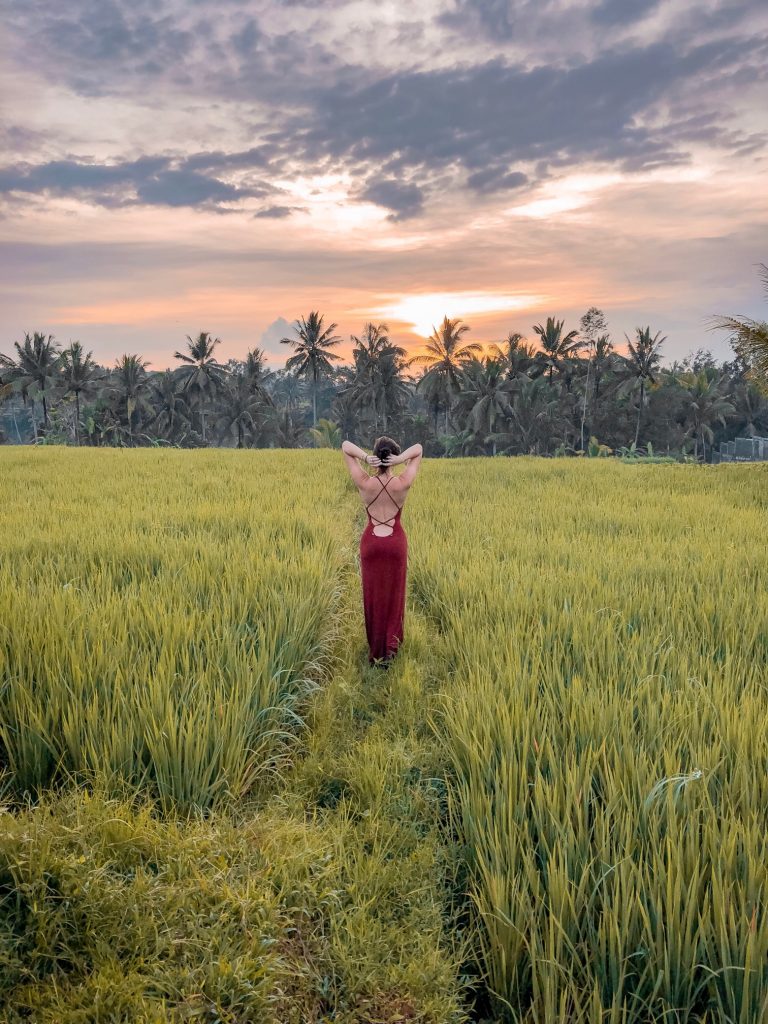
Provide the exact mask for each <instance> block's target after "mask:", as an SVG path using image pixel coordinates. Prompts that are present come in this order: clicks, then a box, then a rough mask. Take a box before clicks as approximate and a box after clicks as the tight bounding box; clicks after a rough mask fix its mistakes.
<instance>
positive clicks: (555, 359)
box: [533, 316, 583, 385]
mask: <svg viewBox="0 0 768 1024" xmlns="http://www.w3.org/2000/svg"><path fill="white" fill-rule="evenodd" d="M564 325H565V320H555V318H554V317H552V316H548V317H547V323H546V326H542V325H541V324H534V327H533V329H534V331H535V332H536V333H537V334H538V335H539V337H540V338H541V351H542V354H543V361H544V365H545V366H546V368H547V370H546V372H548V373H549V383H550V385H551V384H552V375H553V373H554V371H555V370H558V371H560V370H561V369H562V365H563V362H564V360H566V359H567V358H568V357H569V356H571V355H573V353H575V352H578V350H579V349H580V348H581V347H582V344H583V342H581V341H577V338H578V336H579V334H578V331H569V332H568V333H567V334H566V335H563V327H564Z"/></svg>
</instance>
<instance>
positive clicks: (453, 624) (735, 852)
mask: <svg viewBox="0 0 768 1024" xmlns="http://www.w3.org/2000/svg"><path fill="white" fill-rule="evenodd" d="M766 469H768V467H764V466H761V465H744V466H740V465H733V466H730V465H724V466H716V467H697V466H683V465H627V464H622V463H619V462H614V461H613V460H589V461H586V462H576V461H574V460H553V459H549V460H545V459H536V458H528V457H524V458H516V459H504V458H500V459H494V460H491V459H475V460H443V461H436V462H427V463H425V465H424V467H423V469H422V473H421V475H420V478H419V480H418V481H417V483H416V485H415V487H414V489H413V491H412V493H411V496H410V498H409V501H408V505H407V507H406V510H405V511H404V513H403V526H404V528H405V530H406V532H407V534H408V538H409V559H410V560H409V597H408V606H407V611H406V638H405V644H404V646H403V648H402V650H401V653H400V655H398V662H397V663H396V666H395V667H393V668H392V669H391V670H390V672H389V673H387V674H386V678H382V674H381V673H379V674H377V673H376V670H371V669H368V668H367V666H366V665H365V647H364V633H363V623H362V604H361V597H360V592H359V577H358V566H357V555H356V550H357V549H356V544H357V538H358V536H359V532H360V530H361V528H362V524H363V515H362V509H361V508H360V506H359V503H358V501H357V497H356V495H355V494H354V493H353V491H352V488H351V485H350V483H349V481H348V479H347V478H346V475H345V471H344V469H343V466H342V465H341V459H340V458H339V456H338V454H336V453H330V452H323V451H318V452H278V451H275V452H234V451H229V452H222V451H216V452H214V451H200V452H171V451H146V450H144V451H98V450H96V451H90V450H84V451H75V450H68V449H39V450H33V451H23V452H22V451H21V450H19V449H16V450H15V451H11V450H8V451H2V450H0V772H2V776H1V778H2V785H3V787H4V791H5V793H6V797H5V801H6V804H7V807H6V810H5V811H4V812H0V976H1V975H2V974H3V971H2V968H3V967H5V968H6V971H7V977H8V978H9V979H10V980H9V981H7V982H6V983H3V982H0V1009H3V1010H4V1011H5V1013H6V1016H7V1019H8V1020H9V1021H15V1020H27V1019H35V1020H40V1021H49V1022H51V1024H52V1022H54V1021H57V1022H64V1024H70V1022H74V1021H75V1020H91V1019H93V1020H96V1019H99V1020H102V1019H103V1020H126V1021H127V1020H136V1021H143V1020H146V1021H152V1020H159V1019H163V1020H174V1021H175V1020H179V1021H181V1020H188V1019H198V1018H199V1019H209V1020H213V1019H219V1020H221V1021H225V1022H231V1024H235V1022H238V1024H241V1022H243V1021H251V1020H255V1021H262V1020H263V1021H275V1022H277V1021H279V1022H281V1024H282V1022H288V1021H296V1022H297V1024H298V1022H300V1021H301V1022H303V1021H309V1022H317V1024H320V1022H323V1021H331V1020H333V1021H343V1022H347V1024H353V1022H360V1024H362V1022H371V1024H374V1022H379V1021H381V1022H384V1021H387V1022H389V1024H396V1022H399V1021H423V1022H432V1024H443V1022H445V1024H448V1022H450V1024H460V1022H464V1021H468V1020H477V1021H481V1020H482V1021H487V1022H490V1021H493V1022H500V1024H501V1022H504V1024H509V1022H518V1024H556V1022H557V1024H559V1022H567V1024H577V1022H584V1024H587V1022H588V1024H602V1022H608V1024H619V1022H621V1024H647V1022H659V1024H661V1022H664V1024H667V1022H681V1024H682V1022H691V1024H704V1022H707V1024H715V1022H732V1024H761V1022H764V1021H768V921H767V920H766V907H767V904H768V778H767V775H766V769H767V768H768V590H766V586H765V580H766V579H768V547H767V546H766V544H765V523H766V512H767V511H768V472H766ZM89 793H90V794H91V796H90V797H89V796H88V794H89ZM78 794H80V795H78ZM83 800H85V801H86V802H85V803H83ZM110 801H113V802H114V803H111V802H110ZM200 812H204V814H205V816H206V817H205V819H202V818H201V817H200ZM41 815H42V816H41ZM116 819H119V820H120V821H122V822H123V825H121V826H120V829H121V833H120V836H119V837H118V838H115V836H114V835H113V834H112V833H113V831H114V829H115V828H116V826H115V825H114V823H112V824H110V822H114V821H115V820H116ZM185 822H188V824H185ZM126 830H127V831H126ZM244 836H247V837H248V838H247V840H245V839H244V838H243V837H244ZM78 841H79V845H78ZM73 844H74V845H73ZM147 848H151V849H152V851H153V853H152V858H154V859H153V863H155V867H156V874H155V875H154V876H153V878H152V880H151V885H152V886H153V887H155V888H153V889H152V891H156V897H154V899H156V901H157V907H158V910H157V913H158V915H160V917H159V918H158V919H159V920H162V922H164V926H163V928H161V929H159V931H158V934H160V933H162V935H163V937H164V938H163V942H160V941H159V940H157V941H154V939H153V942H149V940H148V937H147V934H146V929H145V928H144V929H143V930H142V926H141V922H135V923H133V924H126V922H130V921H131V920H132V919H131V918H130V913H129V911H128V909H126V908H127V907H129V906H132V905H134V904H135V898H136V897H135V891H134V889H133V888H131V887H132V886H135V885H136V881H137V878H139V877H140V876H141V872H138V873H137V870H138V869H137V867H136V864H137V863H139V861H140V862H141V863H142V864H143V863H144V860H145V859H146V856H148V854H147ZM80 858H82V860H81V859H80ZM131 858H133V859H131ZM142 858H144V860H143V859H142ZM182 865H183V867H182ZM65 869H66V870H65ZM89 871H90V873H88V872H89ZM78 872H79V873H80V875H82V873H83V872H86V874H87V877H88V879H89V883H88V886H83V885H82V884H80V883H79V882H77V876H78ZM70 875H71V880H70V881H68V882H67V883H66V885H65V881H64V880H66V879H70ZM191 876H195V877H196V878H197V880H198V881H197V882H196V883H195V885H193V886H190V885H189V884H187V882H186V881H185V879H188V878H190V877H191ZM51 877H55V878H56V879H57V885H58V889H56V887H55V886H54V891H53V892H51V883H50V878H51ZM105 879H108V882H107V881H105ZM97 883H98V884H97ZM161 883H162V884H161ZM67 886H69V888H67ZM100 886H102V887H103V892H102V889H101V888H100ZM201 887H202V888H201ZM63 889H66V894H67V899H66V903H65V904H62V903H61V902H60V901H59V902H57V895H56V893H57V892H59V897H60V891H63ZM86 889H87V893H86ZM147 891H148V890H147ZM118 892H119V893H123V896H120V897H119V898H118V895H117V893H118ZM94 894H96V895H98V897H99V900H100V901H101V902H98V903H97V902H96V900H95V896H94ZM121 899H122V900H124V904H125V905H123V904H122V903H120V900H121ZM201 900H202V901H203V902H202V903H201ZM203 903H204V906H203ZM64 906H66V908H67V911H66V913H70V910H69V908H70V907H74V908H77V912H76V913H75V912H74V911H71V913H72V915H73V916H72V917H71V919H70V917H66V914H65V911H64V909H63V908H64ZM20 908H21V909H20ZM105 908H106V909H105ZM216 908H218V916H217V918H216V924H215V925H213V924H210V925H209V926H208V928H209V930H210V931H211V932H212V934H213V940H212V941H211V942H208V940H207V939H206V940H203V939H201V936H199V935H197V933H196V932H195V933H194V935H193V934H192V933H193V932H194V929H195V928H196V927H198V926H199V923H200V921H201V920H203V918H204V917H205V915H209V916H208V917H207V918H206V919H207V920H213V918H212V917H210V915H211V914H216V913H217V910H216ZM238 908H239V909H238ZM62 914H64V915H65V918H66V920H65V921H64V923H61V924H60V926H59V924H58V922H60V917H61V915H62ZM110 914H113V916H114V927H113V929H112V930H110V928H109V927H108V922H109V921H110V920H112V919H111V918H110ZM92 920H100V921H102V922H106V923H104V924H103V925H102V929H103V932H104V934H105V935H108V936H110V938H109V939H107V940H105V941H104V942H103V943H102V944H101V945H100V946H98V945H96V944H95V941H96V940H95V939H93V935H92V931H93V925H92V924H89V923H88V922H91V921H92ZM153 920H154V919H153ZM52 921H55V922H57V928H58V930H56V929H55V928H54V926H53V924H52V923H51V922H52ZM238 921H240V925H239V926H238ZM120 922H122V924H120ZM121 927H122V928H123V929H125V928H129V931H128V935H129V936H133V935H134V932H132V931H130V928H132V927H135V929H136V938H135V939H134V938H130V939H126V938H125V936H123V939H122V942H121V941H120V939H119V936H120V935H121ZM96 930H97V931H98V928H97V929H96ZM113 932H114V934H113ZM153 935H154V933H153ZM193 939H194V941H193ZM134 945H135V946H136V947H140V948H141V954H140V956H139V953H137V952H136V950H134V949H133V946H134ZM118 947H119V948H118ZM62 950H65V952H62ZM179 950H182V951H184V956H185V957H187V960H184V961H183V969H182V967H181V966H180V964H181V963H182V961H181V959H180V957H181V953H178V955H177V952H178V951H179ZM57 951H58V952H57ZM64 961H66V962H64ZM137 964H138V966H137ZM94 965H97V966H96V967H95V966H94ZM100 986H102V987H100ZM102 990H103V991H102ZM106 991H110V992H112V993H113V994H114V998H113V1003H114V1005H113V1009H112V1010H110V1011H109V1013H111V1014H112V1015H111V1016H110V1015H109V1013H107V1011H106V1010H105V1011H104V1013H103V1016H102V1017H98V1016H91V1017H88V1016H82V1014H83V1013H86V1014H87V1013H88V1012H89V1011H88V1006H91V1007H92V1006H93V1005H95V1004H94V1000H96V999H97V998H106V997H105V996H103V992H106ZM100 993H102V994H100ZM4 1000H5V1002H4ZM105 1005H106V1004H105ZM91 1012H92V1010H91ZM14 1014H15V1015H16V1016H14ZM78 1014H81V1015H80V1016H78ZM195 1014H196V1015H197V1016H195ZM206 1014H208V1016H205V1015H206ZM30 1015H31V1017H30ZM4 1019H5V1018H4Z"/></svg>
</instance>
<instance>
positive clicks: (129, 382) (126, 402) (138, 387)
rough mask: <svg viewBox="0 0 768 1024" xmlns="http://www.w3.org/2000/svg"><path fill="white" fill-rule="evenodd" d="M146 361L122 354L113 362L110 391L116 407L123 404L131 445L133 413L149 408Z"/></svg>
mask: <svg viewBox="0 0 768 1024" xmlns="http://www.w3.org/2000/svg"><path fill="white" fill-rule="evenodd" d="M146 367H147V363H146V362H145V361H144V360H143V359H141V358H140V357H139V356H137V355H123V356H121V357H120V358H119V359H118V360H117V362H116V363H115V369H114V371H113V374H114V376H113V380H112V384H111V385H110V391H112V393H113V394H114V395H115V396H116V398H117V403H118V407H120V406H124V408H125V416H126V420H127V424H128V443H129V445H130V447H133V422H134V414H135V413H136V411H137V410H138V411H139V412H141V411H142V410H143V409H148V408H149V402H148V400H147V385H148V382H149V378H148V376H147V370H146Z"/></svg>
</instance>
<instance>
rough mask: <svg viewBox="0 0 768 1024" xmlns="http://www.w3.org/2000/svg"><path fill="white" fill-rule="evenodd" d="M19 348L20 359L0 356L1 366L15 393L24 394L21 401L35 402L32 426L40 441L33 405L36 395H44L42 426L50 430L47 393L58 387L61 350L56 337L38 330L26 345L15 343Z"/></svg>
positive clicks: (28, 337) (18, 357) (26, 341)
mask: <svg viewBox="0 0 768 1024" xmlns="http://www.w3.org/2000/svg"><path fill="white" fill-rule="evenodd" d="M13 345H14V348H15V349H16V353H17V358H16V359H15V360H14V359H12V358H11V357H10V356H5V355H3V354H2V353H0V367H4V368H5V370H6V371H7V372H6V373H5V374H4V377H6V378H7V382H8V383H10V384H11V385H12V390H14V391H19V392H21V397H22V400H23V401H24V404H25V405H26V403H27V400H28V399H29V398H31V400H32V410H33V412H32V426H33V429H34V432H35V440H37V419H36V417H35V415H34V402H35V395H36V393H37V392H39V393H40V395H41V396H42V401H43V427H44V429H45V430H46V431H47V430H48V426H49V422H48V394H49V393H50V391H51V389H52V388H53V387H55V385H56V383H57V381H58V376H59V369H60V367H61V360H62V354H61V349H60V348H59V347H58V345H57V344H56V343H55V341H54V338H53V335H52V334H49V335H48V337H47V338H46V336H45V335H44V334H41V333H39V332H38V331H35V332H34V334H33V336H32V337H30V336H29V334H28V333H27V334H25V335H24V342H23V344H19V342H18V341H15V342H14V343H13Z"/></svg>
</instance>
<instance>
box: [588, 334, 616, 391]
mask: <svg viewBox="0 0 768 1024" xmlns="http://www.w3.org/2000/svg"><path fill="white" fill-rule="evenodd" d="M612 358H613V342H612V341H611V338H610V335H608V334H601V335H600V337H599V338H598V339H597V340H596V341H595V353H594V356H593V357H592V361H593V363H594V366H595V396H594V397H595V407H597V400H598V398H599V397H600V384H601V382H602V380H603V377H604V376H605V373H606V370H607V369H608V368H609V367H610V365H611V360H612Z"/></svg>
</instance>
